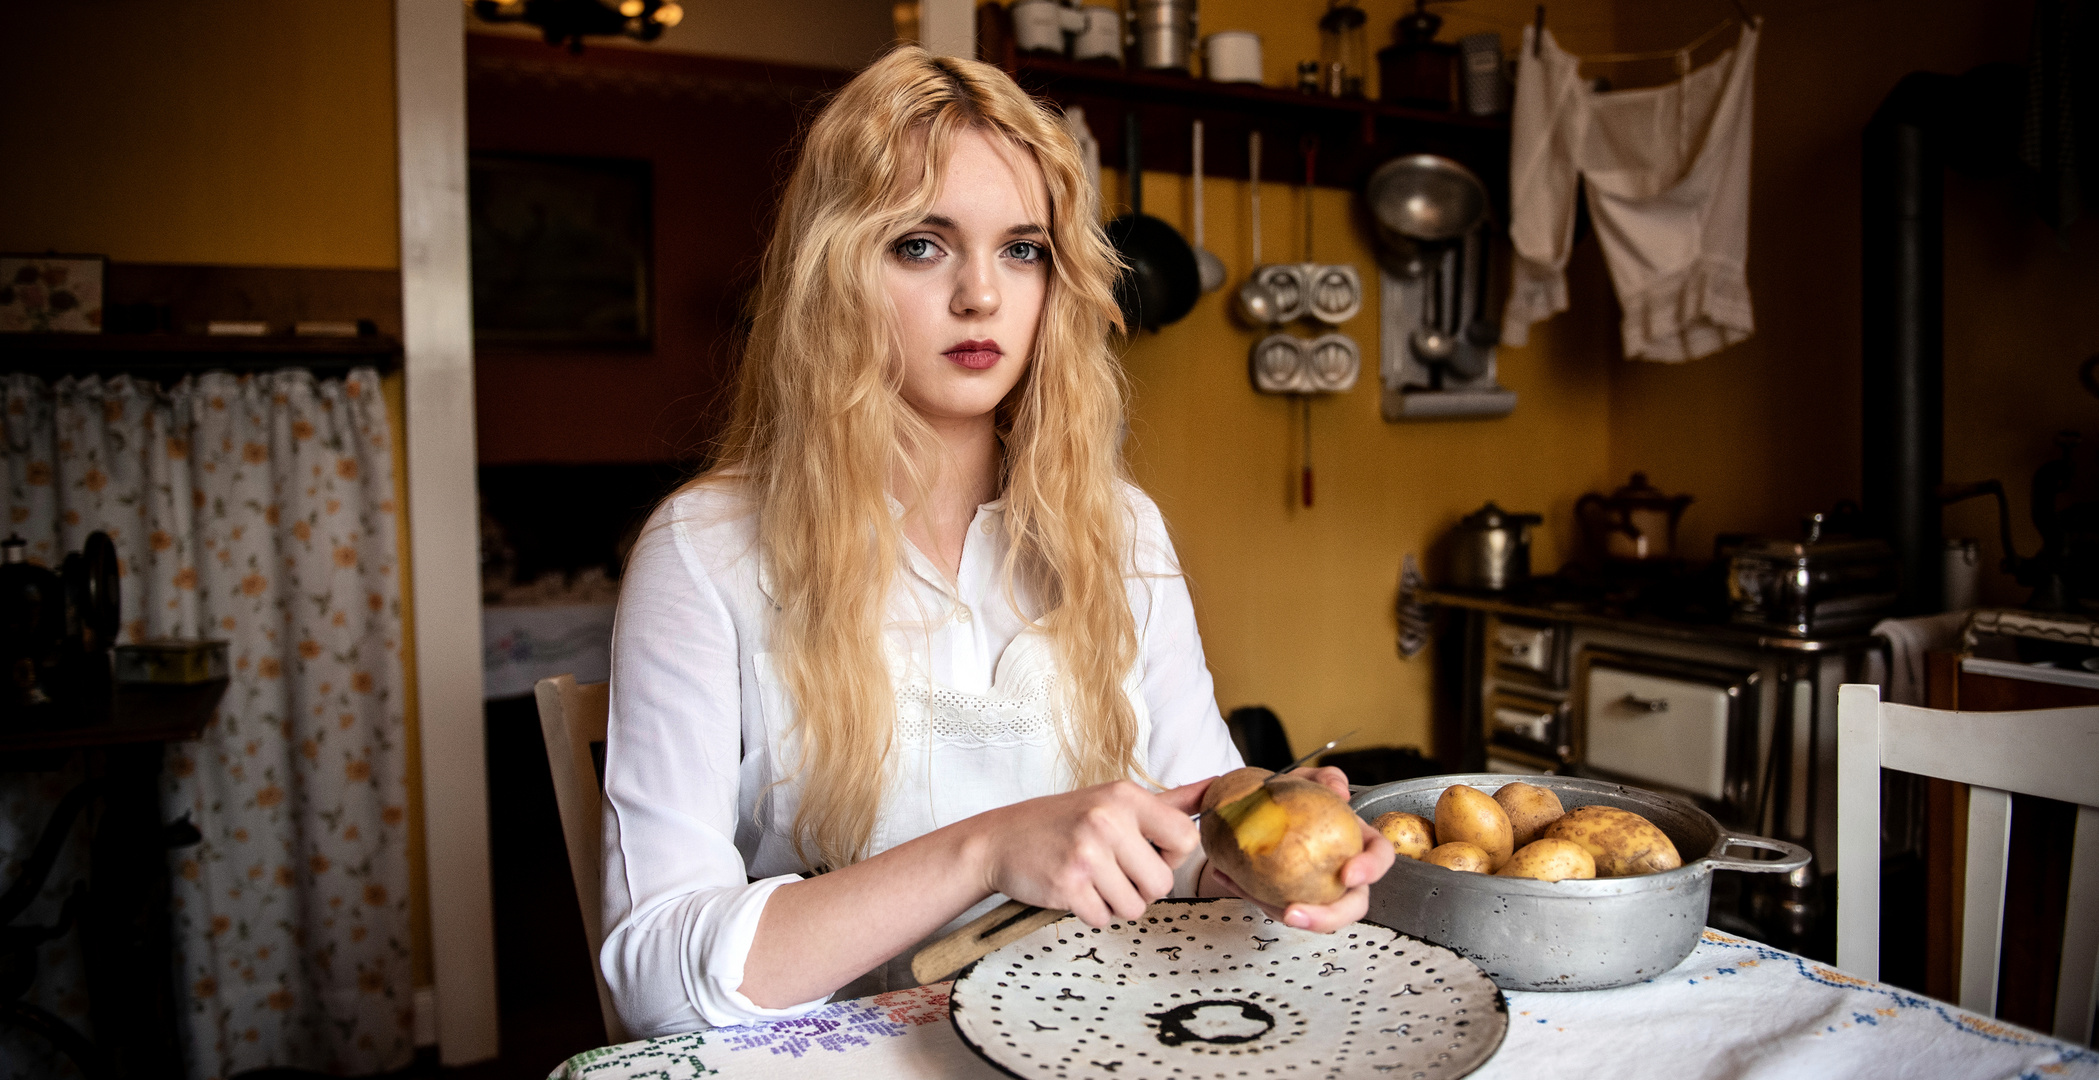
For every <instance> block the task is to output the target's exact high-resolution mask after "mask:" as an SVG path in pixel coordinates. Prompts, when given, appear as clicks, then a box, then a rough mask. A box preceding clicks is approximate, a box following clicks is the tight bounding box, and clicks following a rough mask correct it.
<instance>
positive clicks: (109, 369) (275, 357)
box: [0, 334, 401, 383]
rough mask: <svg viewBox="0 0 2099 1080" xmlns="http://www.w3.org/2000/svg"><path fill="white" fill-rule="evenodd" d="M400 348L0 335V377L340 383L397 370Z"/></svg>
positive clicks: (218, 338)
mask: <svg viewBox="0 0 2099 1080" xmlns="http://www.w3.org/2000/svg"><path fill="white" fill-rule="evenodd" d="M400 363H401V343H400V342H399V341H397V340H395V339H394V338H393V337H390V336H388V335H384V334H378V335H366V336H363V337H340V338H337V337H289V336H283V337H237V336H230V335H215V334H7V335H0V372H16V371H20V372H27V373H29V374H32V375H37V376H41V377H43V378H48V379H56V378H60V377H62V376H66V375H119V374H129V375H134V376H139V377H143V378H149V379H154V380H156V381H158V382H162V383H173V382H176V381H178V380H180V379H181V378H182V377H183V376H185V375H191V374H195V373H198V372H205V371H230V372H232V373H234V374H236V375H244V374H252V373H255V372H265V371H277V370H280V369H282V368H288V367H299V368H307V369H310V370H311V371H312V372H313V373H314V374H315V375H319V376H323V377H337V376H341V375H343V374H345V373H347V372H349V371H350V369H352V368H359V367H374V368H378V369H379V370H380V371H381V372H387V371H393V370H395V369H397V368H399V367H400Z"/></svg>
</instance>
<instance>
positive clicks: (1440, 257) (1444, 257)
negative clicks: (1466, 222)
mask: <svg viewBox="0 0 2099 1080" xmlns="http://www.w3.org/2000/svg"><path fill="white" fill-rule="evenodd" d="M1450 261H1451V252H1450V251H1449V250H1448V249H1445V250H1444V251H1442V252H1440V253H1438V254H1437V256H1436V268H1435V270H1434V271H1433V272H1432V273H1429V274H1427V275H1426V276H1424V277H1422V279H1421V322H1420V323H1419V324H1418V325H1416V326H1415V327H1414V332H1413V333H1412V334H1410V335H1408V343H1409V344H1410V345H1412V346H1413V348H1414V355H1416V356H1418V357H1420V358H1421V359H1423V360H1425V361H1428V362H1429V363H1432V364H1435V363H1442V362H1443V361H1445V360H1448V359H1450V355H1451V353H1453V352H1455V351H1456V350H1457V347H1458V340H1457V336H1456V335H1455V334H1452V333H1451V332H1450V329H1449V325H1448V324H1449V322H1450V307H1451V304H1450V290H1449V286H1450V279H1451V277H1452V276H1453V274H1452V272H1451V265H1450Z"/></svg>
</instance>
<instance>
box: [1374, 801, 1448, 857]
mask: <svg viewBox="0 0 2099 1080" xmlns="http://www.w3.org/2000/svg"><path fill="white" fill-rule="evenodd" d="M1370 827H1371V828H1373V829H1376V830H1377V831H1379V832H1381V833H1384V834H1385V839H1387V840H1390V841H1392V850H1393V852H1394V853H1396V854H1398V855H1402V856H1405V857H1406V858H1409V859H1418V858H1421V857H1422V856H1423V855H1426V854H1428V853H1429V849H1430V848H1433V847H1435V846H1436V833H1435V826H1432V825H1430V824H1429V823H1428V819H1427V818H1424V817H1422V816H1421V815H1419V814H1402V813H1400V812H1398V811H1396V810H1395V811H1393V812H1391V813H1388V814H1379V815H1378V816H1377V820H1376V821H1373V822H1371V823H1370Z"/></svg>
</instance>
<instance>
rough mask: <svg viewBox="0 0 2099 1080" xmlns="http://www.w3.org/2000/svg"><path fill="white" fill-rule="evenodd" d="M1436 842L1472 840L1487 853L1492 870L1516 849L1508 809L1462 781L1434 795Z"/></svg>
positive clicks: (1450, 842)
mask: <svg viewBox="0 0 2099 1080" xmlns="http://www.w3.org/2000/svg"><path fill="white" fill-rule="evenodd" d="M1436 842H1437V843H1438V844H1452V843H1459V842H1463V843H1467V844H1471V845H1473V846H1474V847H1477V848H1479V849H1480V850H1481V851H1484V852H1486V853H1487V860H1488V862H1490V863H1491V864H1493V865H1492V869H1495V870H1499V869H1501V864H1502V863H1505V862H1508V861H1509V856H1510V855H1511V854H1512V853H1514V852H1515V850H1516V843H1515V832H1514V831H1513V830H1512V829H1510V828H1509V815H1508V813H1507V811H1504V810H1503V809H1502V808H1501V804H1500V803H1498V802H1495V801H1494V800H1493V799H1491V798H1489V797H1488V796H1487V794H1486V793H1485V792H1482V791H1480V790H1479V789H1478V788H1474V787H1468V786H1466V785H1464V784H1452V785H1451V786H1449V787H1447V788H1444V789H1443V794H1442V795H1439V796H1437V798H1436Z"/></svg>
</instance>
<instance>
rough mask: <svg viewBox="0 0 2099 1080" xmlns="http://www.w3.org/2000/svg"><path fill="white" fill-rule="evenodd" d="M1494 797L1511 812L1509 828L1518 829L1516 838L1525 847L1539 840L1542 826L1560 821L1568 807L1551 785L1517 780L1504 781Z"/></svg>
mask: <svg viewBox="0 0 2099 1080" xmlns="http://www.w3.org/2000/svg"><path fill="white" fill-rule="evenodd" d="M1494 801H1495V802H1497V803H1500V804H1501V809H1502V811H1503V812H1504V813H1507V814H1508V815H1509V829H1510V830H1511V831H1512V832H1514V833H1515V838H1514V842H1515V845H1516V847H1517V848H1519V849H1521V848H1523V847H1526V846H1528V845H1529V844H1530V842H1531V841H1533V840H1536V839H1537V838H1538V836H1539V830H1541V829H1543V828H1545V826H1547V825H1550V824H1552V823H1553V822H1555V821H1558V820H1559V818H1560V815H1562V814H1564V813H1566V812H1567V808H1566V807H1564V806H1561V805H1560V797H1559V796H1558V795H1555V794H1553V793H1552V789H1550V788H1541V787H1539V786H1537V785H1536V784H1526V783H1524V782H1522V781H1520V780H1519V781H1517V782H1515V783H1513V784H1503V785H1502V786H1501V790H1500V791H1497V792H1495V793H1494Z"/></svg>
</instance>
